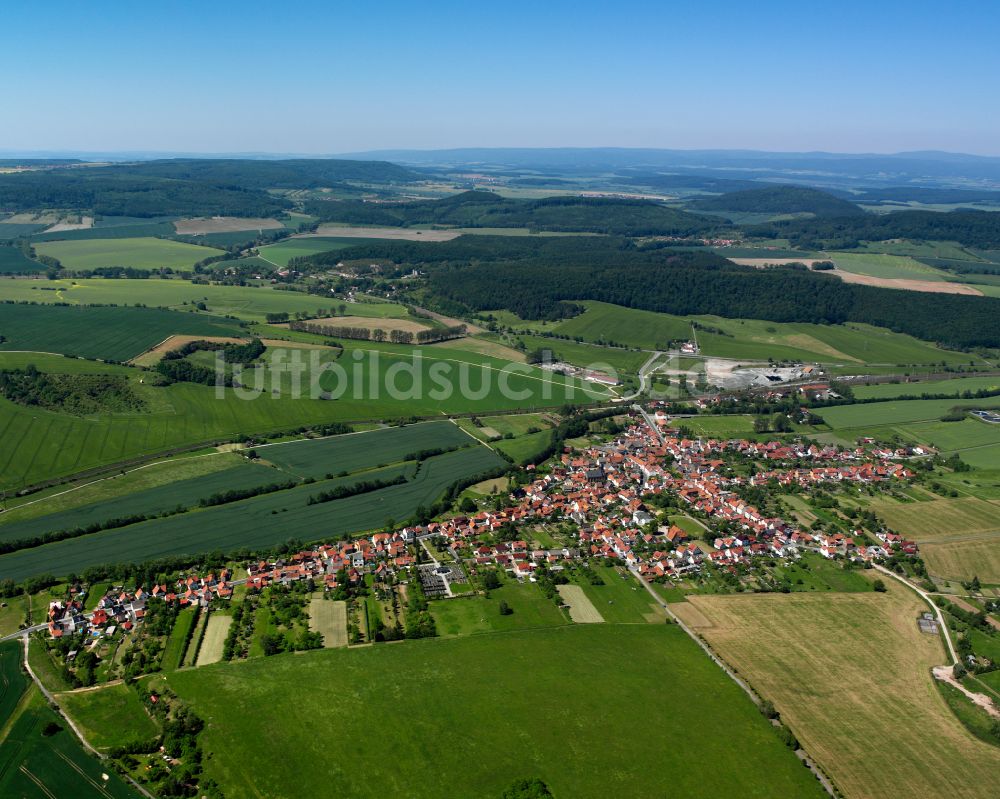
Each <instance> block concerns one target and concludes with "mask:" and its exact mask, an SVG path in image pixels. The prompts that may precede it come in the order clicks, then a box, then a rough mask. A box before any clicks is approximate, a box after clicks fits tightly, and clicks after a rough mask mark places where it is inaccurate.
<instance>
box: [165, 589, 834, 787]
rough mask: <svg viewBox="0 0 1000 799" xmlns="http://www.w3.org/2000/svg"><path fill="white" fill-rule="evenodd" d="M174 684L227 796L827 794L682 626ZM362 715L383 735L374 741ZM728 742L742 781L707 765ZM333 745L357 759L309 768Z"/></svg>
mask: <svg viewBox="0 0 1000 799" xmlns="http://www.w3.org/2000/svg"><path fill="white" fill-rule="evenodd" d="M465 601H466V600H451V602H453V603H454V602H465ZM553 609H555V608H554V606H553ZM516 615H517V611H516V610H515V612H514V614H513V616H514V617H516ZM470 674H475V675H476V679H474V680H470V679H468V675H470ZM526 674H530V675H531V676H530V690H527V683H526V682H525V680H526V677H525V675H526ZM595 674H598V675H600V674H613V675H614V679H594V675H595ZM431 675H433V678H431ZM167 681H168V684H169V686H170V688H171V689H173V690H174V691H175V692H176V693H177V694H178V695H179V696H180V697H181V699H182V700H184V701H187V702H189V703H190V704H191V705H192V707H193V708H194V709H195V711H196V712H197V713H199V714H200V715H201V716H203V717H204V718H205V720H206V722H207V728H206V731H205V732H204V733H203V734H202V735H203V744H204V746H205V747H206V750H207V751H211V752H212V753H213V757H212V758H211V759H209V760H208V761H207V762H206V770H207V773H208V775H209V776H210V777H212V778H214V779H215V780H216V781H217V782H218V783H219V785H220V786H221V787H222V789H223V790H224V791H225V792H226V794H227V795H245V794H248V793H258V794H262V795H272V796H282V795H287V793H288V789H287V787H288V786H289V785H294V786H295V791H296V794H298V795H311V794H321V793H329V792H331V791H334V792H336V793H337V794H339V795H352V796H384V795H387V794H406V795H408V796H414V797H419V796H439V795H440V793H441V786H442V785H447V786H448V789H447V790H448V793H450V794H452V795H455V796H499V795H500V793H501V792H502V791H503V790H504V789H505V788H506V787H507V786H508V785H510V783H511V782H513V781H514V780H515V779H518V778H523V777H538V778H540V779H542V780H543V781H544V782H545V783H546V784H547V785H548V786H549V787H550V789H551V790H552V792H553V793H554V795H556V796H573V797H580V798H581V799H587V798H588V797H605V796H608V795H611V794H615V793H618V794H624V795H655V794H657V793H658V792H660V791H661V790H662V787H663V781H664V779H665V776H664V775H669V779H670V781H671V784H672V786H673V788H674V790H676V792H677V793H678V795H683V796H690V797H713V798H714V797H720V798H721V797H741V799H742V798H744V797H768V798H769V797H774V796H796V797H808V796H816V797H819V796H821V795H822V794H821V791H820V789H819V787H818V785H817V783H816V782H815V780H814V779H813V778H812V776H811V775H810V774H809V772H808V771H807V770H806V769H804V768H802V766H801V765H800V764H799V763H798V761H797V759H796V758H795V757H794V755H793V754H792V753H791V752H790V751H789V750H788V749H786V748H785V747H784V746H783V745H782V744H781V743H780V741H779V740H778V738H777V736H776V735H775V734H774V732H773V731H772V729H771V728H770V725H769V724H768V723H767V721H766V720H764V719H763V718H762V717H761V716H760V714H759V713H758V712H757V710H756V708H754V706H753V705H752V704H751V703H750V701H749V700H748V699H747V698H746V697H745V696H744V695H743V694H742V693H741V691H740V690H739V688H738V687H737V686H736V685H735V684H733V683H732V682H730V681H729V680H728V679H727V678H726V677H725V676H724V675H723V673H722V672H721V671H720V670H719V669H718V668H717V667H716V666H715V665H714V664H712V663H711V661H709V660H708V659H707V658H705V657H704V654H703V653H702V652H701V651H700V650H699V649H698V647H697V646H696V645H695V644H694V643H693V642H692V641H691V640H690V639H688V638H687V637H686V636H685V635H684V634H683V633H682V632H681V631H680V629H678V628H677V627H675V626H669V625H605V624H597V625H586V626H584V625H579V626H577V625H571V626H564V627H560V628H555V629H538V630H529V631H518V632H510V633H508V634H505V635H477V636H471V637H465V638H443V639H426V640H422V641H415V642H406V643H404V644H400V645H394V646H374V647H362V648H353V649H336V650H320V651H315V652H308V653H305V654H303V655H298V656H295V655H279V656H275V657H270V658H256V659H251V660H248V661H244V662H239V663H229V664H219V665H217V666H214V667H211V668H206V669H196V670H188V671H179V672H174V673H173V674H171V675H168V676H167ZM681 684H683V685H684V686H685V696H686V697H687V699H686V701H684V702H682V703H667V702H651V703H648V704H647V705H645V706H644V707H643V711H642V712H643V719H644V721H643V731H642V734H641V735H636V734H635V730H636V727H635V719H636V711H635V706H634V705H633V704H632V703H628V702H621V701H620V697H621V696H622V694H623V692H624V694H626V695H630V696H638V695H647V694H648V693H649V692H653V693H655V692H656V691H658V690H662V689H663V686H670V685H675V686H676V685H681ZM484 685H488V686H490V689H489V690H487V691H484V690H483V686H484ZM387 686H388V687H389V688H388V690H387ZM316 696H322V697H324V700H323V701H324V708H325V709H324V712H323V713H321V714H315V715H312V716H310V723H309V724H306V725H303V724H302V723H301V720H299V719H297V718H295V717H294V716H293V715H289V714H277V715H276V714H274V713H273V712H272V710H273V708H274V707H276V706H289V705H302V706H305V705H308V704H309V703H310V702H312V700H313V699H314V698H315V697H316ZM498 696H501V697H503V701H497V699H496V697H498ZM430 708H433V712H430V711H429V709H430ZM569 709H571V710H569ZM373 719H383V720H385V719H390V720H391V721H390V722H389V723H383V722H379V723H378V725H377V732H376V728H375V727H374V726H373V721H372V720H373ZM538 719H548V721H547V722H544V723H541V724H539V723H537V722H538ZM598 719H599V723H595V720H598ZM470 725H474V726H475V729H476V735H474V736H467V737H466V740H465V742H464V743H463V745H462V746H461V747H454V746H432V747H427V746H424V745H423V744H421V743H420V742H421V741H428V740H435V739H437V738H438V737H439V736H440V735H441V734H442V731H447V730H455V729H469V728H470ZM275 739H279V740H281V741H282V745H281V746H280V747H275V746H274V744H273V741H274V740H275ZM732 739H737V740H739V741H740V749H741V753H742V757H743V758H744V763H745V766H744V767H743V768H740V769H738V770H737V769H725V768H719V767H718V765H717V762H716V759H715V758H713V757H705V756H704V754H705V753H706V752H708V751H710V750H711V749H712V748H713V747H715V746H717V742H718V741H719V740H732ZM567 741H571V742H572V743H573V745H572V746H567ZM330 747H333V748H334V749H336V750H337V751H341V752H349V754H350V756H349V757H347V758H343V759H341V758H335V759H333V760H328V761H326V762H327V767H325V768H324V769H322V770H316V769H313V768H310V767H308V764H310V763H315V762H316V761H317V759H318V758H321V757H322V756H323V753H324V752H327V751H329V749H330ZM387 751H391V752H392V753H393V756H392V757H391V758H387V757H386V756H385V753H386V752H387ZM596 751H600V752H601V753H602V757H600V758H596V759H595V758H594V756H593V753H594V752H596ZM608 762H621V763H627V764H628V767H627V768H608V767H607V763H608ZM428 774H433V775H434V778H433V779H427V780H424V779H420V778H419V775H428Z"/></svg>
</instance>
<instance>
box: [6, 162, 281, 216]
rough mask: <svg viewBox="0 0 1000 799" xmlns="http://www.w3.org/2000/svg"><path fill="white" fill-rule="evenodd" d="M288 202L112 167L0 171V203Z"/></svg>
mask: <svg viewBox="0 0 1000 799" xmlns="http://www.w3.org/2000/svg"><path fill="white" fill-rule="evenodd" d="M290 207H291V203H289V202H288V201H287V200H284V199H281V198H278V197H272V196H270V195H268V194H266V193H265V192H263V191H251V190H248V189H241V188H237V187H232V186H229V187H226V186H215V185H212V184H210V183H201V182H196V181H190V180H171V179H166V178H156V177H152V176H137V175H130V174H128V173H116V172H112V171H110V168H107V167H104V168H101V167H95V168H93V169H79V170H77V169H73V170H59V171H40V172H19V173H13V174H9V175H0V209H2V210H5V211H32V210H39V209H45V208H63V209H75V210H82V211H89V212H92V213H94V214H98V215H102V216H139V217H158V216H211V215H221V216H270V215H271V214H275V213H279V212H281V211H284V210H286V209H288V208H290Z"/></svg>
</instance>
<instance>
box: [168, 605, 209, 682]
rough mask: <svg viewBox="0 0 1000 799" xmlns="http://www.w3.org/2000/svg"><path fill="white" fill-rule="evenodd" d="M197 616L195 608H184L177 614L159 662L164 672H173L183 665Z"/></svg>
mask: <svg viewBox="0 0 1000 799" xmlns="http://www.w3.org/2000/svg"><path fill="white" fill-rule="evenodd" d="M199 615H200V614H199V613H198V612H197V610H196V609H195V608H184V610H182V611H180V612H179V613H178V614H177V621H176V622H175V623H174V627H173V629H172V630H171V631H170V636H169V637H168V638H167V644H166V646H165V647H164V648H163V656H162V658H161V660H160V662H161V664H162V666H163V670H164V671H174V670H176V669H179V668H180V667H181V666H182V665H183V663H184V658H185V656H186V655H187V648H188V642H189V641H190V640H192V639H191V636H192V635H193V633H194V628H195V625H196V624H197V621H198V617H199Z"/></svg>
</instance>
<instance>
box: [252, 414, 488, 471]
mask: <svg viewBox="0 0 1000 799" xmlns="http://www.w3.org/2000/svg"><path fill="white" fill-rule="evenodd" d="M474 443H475V442H474V441H473V440H472V438H470V437H469V436H468V435H467V434H466V433H464V432H462V430H461V429H460V428H459V427H458V426H457V425H454V424H452V423H451V422H424V423H422V424H413V425H407V426H405V427H389V428H385V429H382V430H372V431H370V432H366V433H353V434H349V435H341V436H332V437H329V438H320V439H314V440H312V441H289V442H286V443H282V444H273V445H268V446H264V447H259V448H258V449H257V454H258V455H259V456H260V457H261V458H262V459H264V460H265V461H267V462H268V463H272V464H274V465H275V466H277V467H278V468H279V469H281V470H283V471H284V472H287V473H288V474H291V475H294V476H296V477H323V476H324V475H326V474H340V473H341V472H356V471H358V470H359V469H371V468H373V467H376V466H379V465H388V464H390V463H396V462H398V461H401V460H402V459H403V458H404V457H405V456H406V455H409V454H411V453H415V452H419V451H421V450H427V449H435V448H442V449H444V448H448V447H467V446H469V445H470V444H474Z"/></svg>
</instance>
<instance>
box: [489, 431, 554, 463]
mask: <svg viewBox="0 0 1000 799" xmlns="http://www.w3.org/2000/svg"><path fill="white" fill-rule="evenodd" d="M551 443H552V432H551V431H549V430H539V431H538V432H537V433H525V434H524V435H521V436H516V437H515V438H512V439H502V440H500V441H497V442H495V443H493V444H491V446H492V447H493V448H494V449H498V450H500V451H501V452H503V453H505V454H507V455H509V456H510V457H511V458H512V459H513V460H514V462H515V463H519V464H529V463H533V462H534V461H535V459H536V458H537V457H538V456H539V455H540V454H541V453H543V452H545V450H546V449H547V448H548V446H549V444H551Z"/></svg>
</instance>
